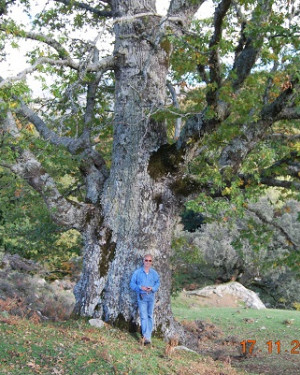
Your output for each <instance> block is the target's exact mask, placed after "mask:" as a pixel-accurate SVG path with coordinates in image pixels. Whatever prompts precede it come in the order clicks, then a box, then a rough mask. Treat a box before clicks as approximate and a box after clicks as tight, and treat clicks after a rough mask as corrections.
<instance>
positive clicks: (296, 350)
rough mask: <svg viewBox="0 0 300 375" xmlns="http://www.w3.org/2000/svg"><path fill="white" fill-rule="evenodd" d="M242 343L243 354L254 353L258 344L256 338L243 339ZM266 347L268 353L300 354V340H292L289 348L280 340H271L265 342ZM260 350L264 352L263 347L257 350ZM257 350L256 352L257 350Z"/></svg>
mask: <svg viewBox="0 0 300 375" xmlns="http://www.w3.org/2000/svg"><path fill="white" fill-rule="evenodd" d="M240 345H241V346H242V353H243V354H253V353H254V350H255V349H256V348H255V345H256V340H243V341H241V342H240ZM265 347H266V349H267V350H268V351H267V353H268V354H272V353H276V354H280V353H290V354H300V341H299V340H293V341H291V342H290V346H289V348H287V347H286V346H285V347H283V346H282V345H281V342H280V340H278V341H275V342H273V341H272V340H269V341H267V342H266V343H265ZM257 351H258V352H262V350H261V349H259V350H257ZM257 351H256V352H257Z"/></svg>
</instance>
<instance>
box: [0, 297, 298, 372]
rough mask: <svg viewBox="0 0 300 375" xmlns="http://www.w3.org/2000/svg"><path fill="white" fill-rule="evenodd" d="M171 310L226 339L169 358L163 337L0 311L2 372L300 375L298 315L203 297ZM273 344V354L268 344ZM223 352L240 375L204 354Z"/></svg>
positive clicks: (176, 301) (187, 299) (180, 300)
mask: <svg viewBox="0 0 300 375" xmlns="http://www.w3.org/2000/svg"><path fill="white" fill-rule="evenodd" d="M173 312H174V314H175V316H176V318H177V319H178V320H185V321H186V320H204V321H206V322H211V323H213V324H215V325H216V326H217V327H218V328H219V329H220V330H221V331H222V332H223V333H222V334H221V336H222V338H221V339H220V337H217V338H216V339H208V340H207V341H204V343H203V344H204V347H205V346H206V348H207V349H208V350H207V352H206V353H205V351H204V352H203V355H198V354H194V353H190V352H185V351H174V352H173V353H172V355H171V356H166V354H165V348H166V343H165V342H163V341H162V340H160V339H158V338H154V340H153V346H152V347H151V348H150V347H146V348H143V349H142V348H141V347H140V346H139V343H138V337H137V336H134V335H130V334H129V333H127V332H123V331H120V330H118V329H116V328H113V327H111V326H108V325H107V326H105V327H104V328H102V329H97V328H94V327H91V326H90V325H89V324H88V323H87V322H86V321H85V320H77V321H74V320H70V321H68V322H56V323H54V322H43V323H36V322H33V321H30V320H27V319H21V318H17V317H13V316H11V315H9V314H8V313H7V312H0V355H1V363H0V375H33V374H40V375H51V374H54V375H106V374H107V375H110V374H114V375H115V374H117V375H142V374H143V375H156V374H162V375H175V374H176V375H194V374H199V375H220V374H224V375H225V374H226V375H236V374H237V373H239V374H245V373H246V374H248V375H250V374H251V375H256V374H262V373H265V374H274V375H281V374H284V373H288V374H289V375H299V372H300V371H299V368H300V353H299V354H297V353H298V352H300V347H299V348H296V347H295V346H296V345H295V344H293V345H292V344H291V342H292V341H293V340H299V341H300V319H299V318H300V313H299V312H297V311H286V310H250V309H245V308H244V307H242V306H241V307H240V308H209V307H201V306H200V304H199V302H198V299H197V297H187V296H185V295H184V294H181V295H180V296H179V297H178V298H176V299H174V300H173ZM288 323H289V324H288ZM230 336H231V337H232V336H236V337H237V338H238V339H237V340H236V343H235V344H234V345H231V344H230V345H228V346H226V345H224V339H226V338H227V337H230ZM243 340H256V344H255V351H254V355H250V356H248V357H247V358H244V359H242V360H241V356H240V354H239V353H240V352H241V345H240V342H241V341H243ZM270 340H272V342H273V351H272V353H268V345H267V344H266V343H267V341H270ZM278 341H280V345H281V352H280V353H279V354H278V353H277V345H276V344H275V342H278ZM293 347H294V350H295V354H291V350H292V348H293ZM220 348H221V349H222V350H223V351H224V353H225V354H226V353H227V354H229V355H230V357H231V359H232V363H231V365H232V366H234V367H235V368H237V369H238V370H237V371H236V370H234V369H233V368H232V367H231V365H230V364H226V363H222V362H218V361H213V360H212V359H211V358H209V357H208V356H207V355H206V354H207V353H210V354H211V355H212V357H214V352H217V351H218V350H219V349H220ZM238 350H239V351H238ZM286 350H287V352H286ZM238 354H239V355H238ZM235 357H236V358H237V357H239V359H235ZM245 371H246V372H245Z"/></svg>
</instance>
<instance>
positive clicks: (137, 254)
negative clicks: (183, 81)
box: [75, 1, 179, 336]
mask: <svg viewBox="0 0 300 375" xmlns="http://www.w3.org/2000/svg"><path fill="white" fill-rule="evenodd" d="M153 10H155V1H148V2H147V7H145V2H144V1H134V2H128V1H117V2H116V4H115V13H116V14H118V15H119V19H116V20H115V26H114V27H115V36H116V43H115V50H114V56H115V60H116V63H115V64H116V66H115V80H116V83H115V85H116V88H115V120H114V137H113V139H114V141H113V155H112V161H113V162H112V166H111V170H110V174H109V177H108V179H107V180H106V182H105V185H104V189H103V194H102V199H101V209H102V218H101V219H99V220H97V219H96V220H95V217H93V220H91V222H90V223H89V224H88V227H87V231H86V234H85V236H84V237H85V240H86V243H87V244H86V247H85V261H84V271H83V273H82V277H81V280H80V282H79V284H78V286H77V287H76V290H75V295H76V300H77V307H76V309H77V310H78V312H79V313H80V314H81V315H88V316H91V315H93V316H98V317H103V318H104V319H105V320H106V321H112V322H118V323H120V324H122V323H124V322H128V323H132V324H134V323H136V322H137V309H136V303H135V298H136V297H135V293H133V292H131V291H130V290H129V281H130V277H131V274H132V273H133V271H134V270H135V269H136V268H137V267H138V266H139V265H140V264H141V260H142V256H143V254H145V253H148V252H150V253H152V254H153V256H154V267H155V269H156V270H157V271H158V272H159V273H160V275H161V288H160V290H159V292H158V293H157V304H156V310H155V320H156V327H160V329H161V331H163V332H164V334H165V335H166V336H169V335H172V334H175V331H174V330H175V327H174V324H173V323H174V322H173V317H172V312H171V307H170V289H171V271H170V264H169V263H170V255H171V237H172V230H173V227H174V222H175V220H176V216H177V215H176V214H177V210H178V208H179V205H178V203H177V199H176V197H175V195H174V193H173V192H172V190H171V189H170V187H169V184H168V183H169V180H168V179H167V178H165V179H162V178H158V176H157V172H159V167H160V166H159V165H156V163H157V160H158V159H159V158H155V153H156V152H157V150H158V149H159V148H160V147H162V146H163V145H166V146H165V147H166V148H167V147H168V146H167V137H166V130H165V125H164V123H163V122H159V121H155V120H154V119H153V118H152V117H151V115H152V114H153V112H154V111H156V110H157V109H159V108H161V107H162V106H163V105H164V104H165V101H166V77H167V72H168V59H169V52H170V51H168V50H166V49H164V48H162V47H161V40H160V39H159V38H158V35H159V33H160V28H162V27H163V25H162V24H161V19H160V17H157V16H155V15H147V16H143V13H146V12H148V13H150V12H153ZM130 15H132V16H133V17H132V18H130V17H128V16H130ZM126 16H127V17H128V19H127V18H126ZM122 17H124V20H122ZM145 35H147V38H145ZM99 271H100V272H99Z"/></svg>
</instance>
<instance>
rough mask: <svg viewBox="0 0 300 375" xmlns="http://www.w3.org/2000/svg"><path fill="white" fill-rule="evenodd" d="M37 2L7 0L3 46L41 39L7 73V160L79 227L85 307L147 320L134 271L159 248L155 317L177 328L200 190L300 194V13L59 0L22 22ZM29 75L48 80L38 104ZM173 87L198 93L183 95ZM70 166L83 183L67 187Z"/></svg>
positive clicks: (117, 319)
mask: <svg viewBox="0 0 300 375" xmlns="http://www.w3.org/2000/svg"><path fill="white" fill-rule="evenodd" d="M30 3H31V2H30V0H23V1H21V0H19V1H17V0H12V1H1V2H0V16H1V22H0V30H1V43H2V44H3V47H4V46H5V45H7V44H8V43H10V42H11V43H13V44H14V46H15V47H16V43H20V44H24V43H25V42H26V45H27V46H28V48H30V46H31V44H30V43H32V51H31V52H29V53H28V61H29V63H30V65H29V66H28V67H26V69H24V70H22V71H20V72H19V74H16V75H12V76H8V75H7V74H5V72H3V69H2V68H1V75H2V78H1V82H0V90H1V102H0V105H1V137H2V150H3V152H2V155H3V157H2V162H1V166H2V168H6V169H7V170H9V171H11V172H13V173H14V174H17V175H18V176H19V177H21V178H22V179H24V180H25V181H26V182H27V183H28V184H29V185H30V186H31V187H32V188H33V189H35V190H36V191H37V192H38V193H39V194H40V195H41V196H42V198H43V200H44V202H45V204H46V206H47V207H48V209H49V212H50V214H51V216H52V218H53V220H54V221H55V222H56V223H57V224H58V225H60V226H62V227H64V228H66V229H70V228H74V229H76V230H78V231H79V232H80V233H81V234H82V238H83V242H84V250H83V258H84V260H83V269H82V275H81V278H80V280H79V282H78V284H77V285H76V287H75V291H74V293H75V297H76V306H75V311H74V312H75V313H76V314H79V315H81V316H93V317H101V318H103V319H105V320H106V321H110V322H113V323H118V324H124V323H126V324H128V325H130V324H131V323H135V322H136V321H137V311H136V304H135V296H134V293H132V292H131V291H130V290H129V280H130V276H131V274H132V272H133V270H134V269H135V268H136V267H137V266H138V265H139V264H140V260H141V258H142V256H143V254H145V253H152V254H153V256H154V259H155V268H156V269H157V271H158V272H159V273H160V275H161V288H160V290H159V292H158V296H157V308H156V325H157V328H160V329H161V330H162V331H163V332H164V335H165V336H171V335H174V334H175V332H176V330H177V329H178V327H176V324H175V322H174V319H173V316H172V312H171V305H170V289H171V270H170V256H171V241H172V232H173V228H174V225H175V224H176V221H177V218H178V214H179V213H180V211H181V210H182V207H183V205H184V203H185V202H186V201H187V200H188V199H189V198H190V197H191V196H193V197H195V196H196V194H200V196H201V199H203V204H207V201H205V199H208V198H209V199H211V202H212V203H213V202H220V201H222V200H224V199H226V200H230V199H231V200H232V202H234V199H235V198H236V203H237V202H238V201H241V199H242V200H243V198H241V197H243V196H244V195H245V196H247V192H248V188H249V187H252V189H253V191H254V190H255V189H254V187H257V186H260V187H261V186H263V185H266V186H267V185H273V186H280V187H283V188H286V189H294V190H298V189H299V130H298V129H299V118H300V110H299V76H298V69H297V63H298V68H299V56H298V55H297V49H298V47H299V28H298V26H297V18H298V16H299V10H298V9H297V8H296V6H295V5H293V4H291V3H290V2H289V1H286V2H282V1H276V0H252V1H248V2H245V1H242V0H236V1H232V0H219V1H215V2H214V6H215V10H214V14H212V15H211V18H210V19H208V20H203V21H199V22H198V23H195V24H192V20H193V17H194V16H195V14H196V12H197V11H198V10H199V9H200V13H201V9H202V8H200V7H201V6H202V5H205V0H172V1H171V2H170V5H169V9H168V11H167V14H166V15H165V16H161V15H159V14H157V11H156V4H155V1H154V0H106V1H104V0H102V1H92V0H91V1H73V0H52V1H49V2H48V3H47V5H45V8H44V9H43V11H42V12H41V13H39V14H38V15H36V16H35V17H34V18H33V19H32V23H31V27H30V26H22V25H21V24H18V23H17V22H16V19H15V18H14V9H16V8H14V7H16V6H19V7H23V9H24V12H27V13H29V14H30V12H31V8H30V6H31V4H30ZM283 3H285V4H283ZM11 11H12V12H11ZM105 27H107V28H111V30H112V32H113V35H114V47H113V53H112V55H111V56H110V55H103V53H102V52H101V50H100V47H101V46H99V43H97V40H95V41H94V42H92V41H90V40H89V32H88V30H89V28H91V29H94V30H98V32H99V33H100V34H101V33H102V32H103V29H104V28H105ZM72 29H76V34H72V33H71V30H72ZM72 35H73V37H72ZM74 35H75V36H74ZM27 41H28V43H27ZM29 41H30V43H29ZM2 59H3V60H2V62H4V61H5V59H6V57H5V55H3V56H2ZM3 66H4V65H3ZM30 74H31V76H32V74H35V75H39V76H40V77H43V76H44V77H45V79H44V81H43V86H44V90H45V94H44V95H43V96H42V97H40V98H39V99H38V98H37V97H36V95H37V94H36V93H33V94H32V95H31V94H30V93H29V92H28V86H30V84H31V80H29V79H28V80H27V83H25V81H24V79H25V78H26V76H30ZM187 81H188V82H187ZM175 84H178V85H179V84H180V85H181V86H182V87H184V86H186V85H188V84H190V85H191V86H194V89H193V90H192V89H190V90H185V92H186V97H184V96H183V95H181V96H180V97H179V98H177V96H176V90H175V89H174V85H175ZM46 86H47V87H46ZM177 92H178V90H177ZM170 99H171V101H172V104H170ZM33 127H34V128H33ZM111 129H113V130H112V131H111ZM173 130H174V132H175V131H176V132H175V136H174V137H173V136H172V132H173ZM297 142H298V143H297ZM110 143H111V144H112V146H111V147H110ZM41 149H44V150H43V151H41ZM108 149H109V150H110V152H109V153H108V151H107V150H108ZM270 150H272V152H271V151H270ZM263 152H264V153H265V155H267V157H263V156H262V155H263ZM51 153H52V154H53V156H52V160H54V164H55V165H53V163H52V164H51V162H50V161H49V160H51ZM62 153H63V154H62ZM67 154H68V155H69V159H68V160H71V162H66V164H64V160H67V158H68V156H66V155H67ZM59 155H64V156H63V157H59ZM258 155H259V157H258ZM193 161H194V162H195V164H193ZM68 168H69V169H70V170H69V171H68V170H67V169H68ZM60 169H61V170H63V172H62V174H66V173H69V174H70V175H72V176H73V180H72V181H73V183H74V184H78V187H77V188H76V189H75V188H74V189H70V190H69V191H67V190H66V189H62V187H61V185H60V183H59V179H58V178H57V177H56V176H55V173H54V172H53V171H54V170H60ZM52 172H53V173H52ZM60 177H61V176H60ZM83 191H84V195H83V194H82V192H83ZM249 191H250V190H249ZM237 197H238V198H237ZM197 204H199V205H201V201H200V202H199V201H198V203H197ZM177 333H178V332H177Z"/></svg>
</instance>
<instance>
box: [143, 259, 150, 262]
mask: <svg viewBox="0 0 300 375" xmlns="http://www.w3.org/2000/svg"><path fill="white" fill-rule="evenodd" d="M144 261H145V262H152V260H151V259H144Z"/></svg>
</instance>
